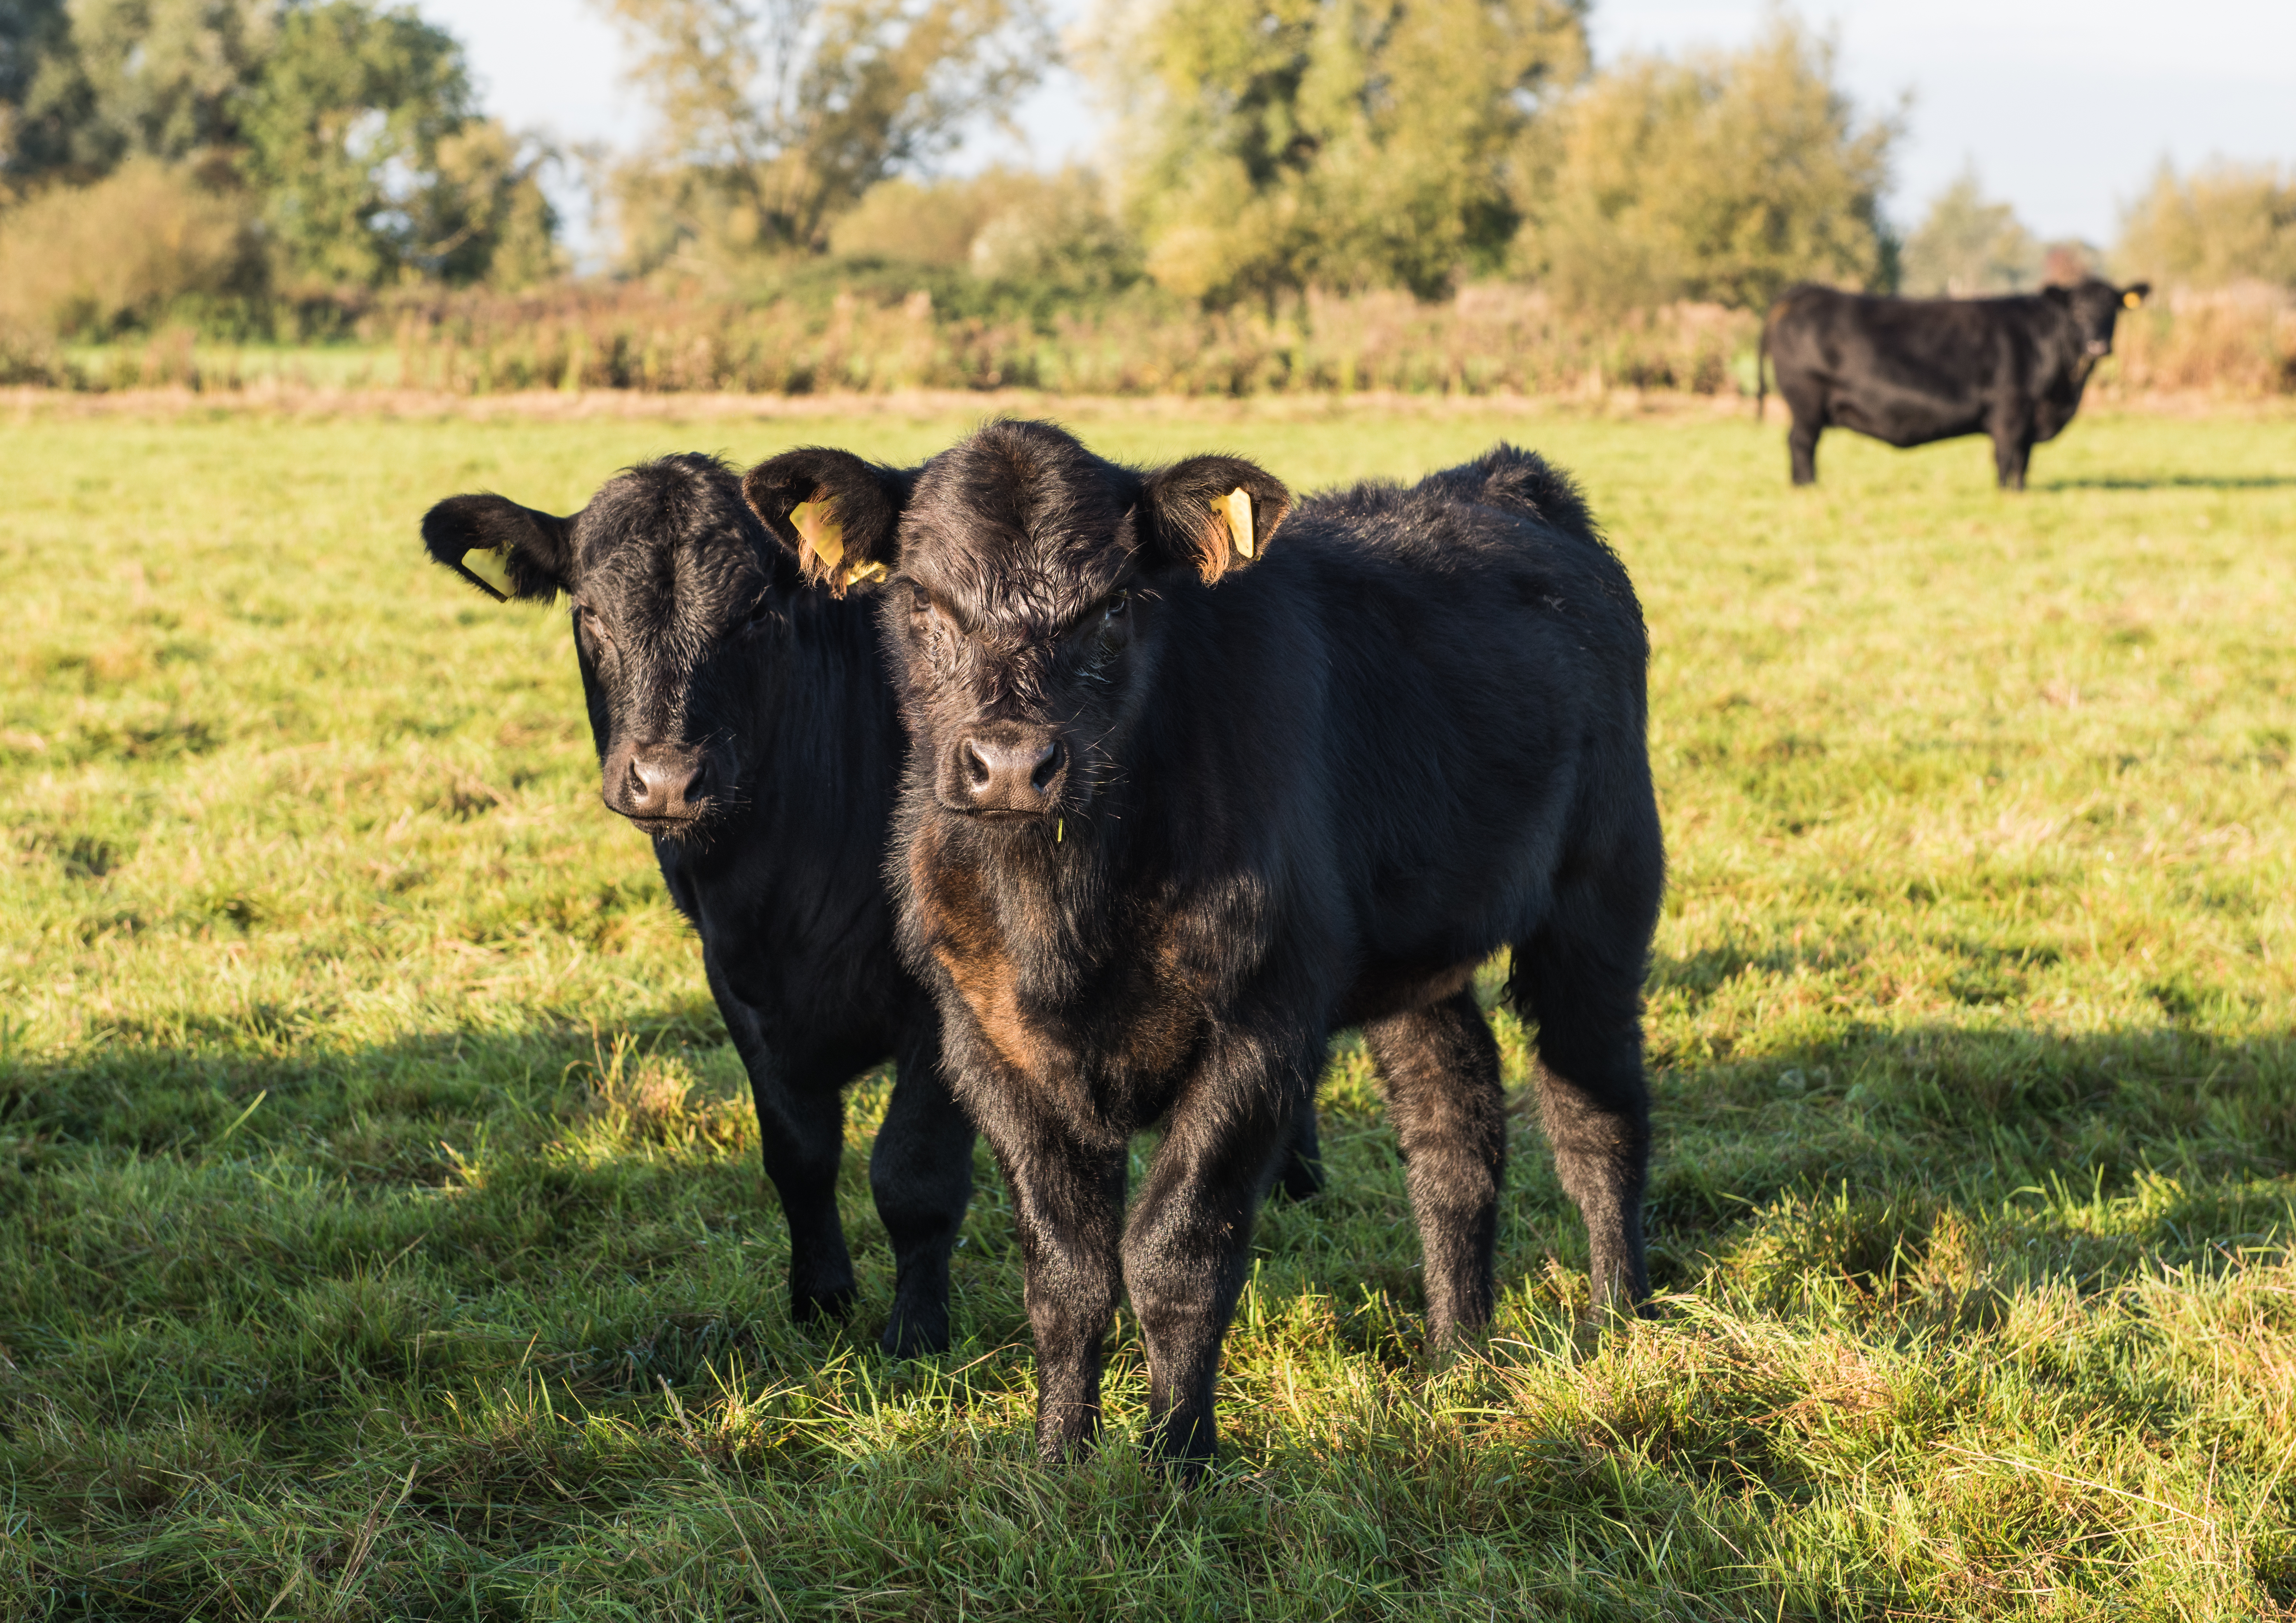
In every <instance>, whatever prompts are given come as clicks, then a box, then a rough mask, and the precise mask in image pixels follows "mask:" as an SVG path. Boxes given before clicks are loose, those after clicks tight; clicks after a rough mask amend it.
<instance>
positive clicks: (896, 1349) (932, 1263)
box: [869, 1036, 972, 1357]
mask: <svg viewBox="0 0 2296 1623" xmlns="http://www.w3.org/2000/svg"><path fill="white" fill-rule="evenodd" d="M869 1187H870V1191H871V1193H873V1194H874V1195H875V1196H876V1198H877V1215H878V1216H879V1217H881V1218H882V1219H883V1220H884V1224H885V1234H886V1236H887V1237H888V1238H889V1239H890V1240H891V1242H893V1267H894V1275H893V1311H892V1316H891V1317H890V1318H889V1319H887V1320H886V1322H885V1333H884V1335H883V1337H882V1338H881V1340H880V1343H879V1344H880V1345H881V1346H882V1347H883V1348H884V1349H885V1350H886V1351H887V1352H889V1353H891V1354H892V1355H893V1356H895V1357H914V1356H916V1355H917V1354H919V1353H928V1352H945V1351H947V1348H948V1340H949V1326H948V1258H949V1253H950V1252H951V1251H952V1250H955V1247H956V1234H957V1230H958V1229H959V1227H961V1226H962V1225H963V1224H964V1209H965V1206H966V1204H967V1203H968V1202H969V1201H971V1200H972V1119H971V1118H970V1117H968V1116H967V1115H965V1113H964V1111H963V1110H962V1109H960V1108H959V1107H958V1105H957V1102H956V1100H955V1097H954V1096H953V1095H952V1094H950V1093H949V1090H948V1083H947V1079H946V1078H944V1077H943V1076H942V1074H941V1069H940V1045H939V1044H938V1043H937V1042H935V1041H933V1040H932V1038H931V1037H930V1036H925V1037H919V1038H918V1039H917V1040H915V1041H914V1042H912V1043H911V1044H910V1045H908V1047H907V1048H906V1051H905V1052H904V1053H902V1055H901V1060H900V1070H899V1071H898V1073H897V1075H896V1077H895V1078H894V1082H893V1096H892V1099H891V1101H890V1103H888V1105H887V1106H886V1109H885V1122H884V1125H883V1126H882V1127H880V1128H878V1129H877V1143H876V1146H875V1148H874V1149H873V1150H872V1151H871V1152H870V1155H869Z"/></svg>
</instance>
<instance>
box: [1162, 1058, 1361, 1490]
mask: <svg viewBox="0 0 2296 1623" xmlns="http://www.w3.org/2000/svg"><path fill="white" fill-rule="evenodd" d="M1319 1046H1320V1045H1319ZM1315 1059H1316V1053H1312V1052H1308V1051H1305V1050H1303V1051H1302V1052H1300V1053H1297V1054H1292V1055H1287V1056H1284V1057H1283V1059H1281V1060H1279V1061H1276V1062H1274V1063H1271V1062H1269V1060H1268V1058H1267V1055H1266V1053H1265V1051H1261V1050H1258V1048H1257V1045H1253V1044H1251V1043H1250V1042H1249V1041H1245V1040H1241V1039H1239V1040H1235V1041H1232V1042H1229V1043H1226V1044H1224V1045H1221V1047H1220V1049H1219V1051H1218V1052H1217V1053H1215V1054H1214V1056H1213V1057H1212V1058H1211V1060H1210V1064H1209V1066H1208V1067H1207V1070H1205V1071H1201V1072H1199V1073H1198V1075H1197V1076H1196V1078H1194V1079H1193V1081H1192V1082H1191V1083H1190V1084H1189V1085H1188V1086H1185V1088H1183V1089H1182V1090H1181V1098H1182V1101H1183V1102H1182V1103H1181V1105H1180V1106H1179V1108H1178V1109H1177V1110H1176V1111H1174V1112H1173V1114H1172V1118H1171V1120H1170V1123H1169V1126H1168V1127H1166V1129H1165V1133H1164V1142H1163V1143H1161V1144H1160V1145H1159V1146H1158V1148H1157V1152H1156V1162H1155V1165H1154V1166H1153V1167H1152V1168H1150V1170H1149V1174H1148V1181H1147V1184H1146V1185H1145V1186H1144V1188H1143V1189H1142V1190H1141V1192H1140V1200H1139V1202H1138V1204H1137V1205H1136V1206H1135V1208H1134V1209H1133V1212H1132V1220H1131V1223H1130V1225H1128V1228H1127V1229H1126V1232H1125V1236H1124V1283H1125V1288H1126V1289H1127V1291H1129V1292H1130V1294H1131V1298H1132V1311H1133V1312H1134V1313H1135V1314H1136V1316H1138V1317H1139V1320H1140V1338H1141V1340H1142V1342H1143V1343H1144V1345H1145V1347H1146V1349H1147V1353H1148V1427H1149V1430H1148V1437H1149V1447H1150V1448H1151V1449H1152V1451H1153V1452H1155V1453H1156V1454H1157V1455H1160V1456H1162V1457H1165V1458H1168V1459H1171V1460H1174V1461H1176V1462H1177V1463H1179V1464H1180V1466H1181V1467H1182V1469H1183V1470H1184V1471H1185V1473H1186V1474H1187V1475H1188V1476H1189V1477H1190V1478H1193V1477H1194V1476H1196V1475H1198V1474H1200V1473H1201V1471H1202V1469H1203V1467H1204V1466H1205V1465H1207V1464H1209V1463H1210V1461H1211V1458H1212V1455H1213V1453H1214V1451H1215V1449H1216V1447H1217V1445H1218V1431H1217V1428H1216V1425H1215V1422H1214V1420H1213V1414H1212V1398H1213V1389H1214V1385H1215V1382H1216V1379H1217V1377H1218V1373H1219V1350H1220V1339H1221V1337H1222V1336H1223V1335H1224V1334H1225V1333H1226V1330H1227V1325H1228V1320H1229V1319H1230V1318H1231V1317H1232V1316H1234V1312H1235V1304H1236V1299H1237V1298H1238V1297H1239V1296H1240V1295H1242V1291H1243V1282H1244V1279H1245V1276H1246V1275H1247V1274H1248V1272H1249V1269H1250V1264H1251V1226H1252V1219H1253V1217H1255V1216H1256V1215H1257V1212H1258V1208H1259V1193H1260V1191H1261V1190H1262V1189H1264V1188H1266V1187H1267V1181H1268V1179H1269V1178H1270V1176H1272V1170H1273V1169H1272V1166H1271V1163H1272V1162H1274V1161H1275V1160H1276V1159H1277V1158H1279V1157H1281V1156H1283V1155H1284V1154H1285V1153H1287V1152H1288V1147H1289V1144H1290V1143H1291V1142H1292V1140H1291V1132H1292V1122H1293V1120H1294V1119H1296V1116H1295V1111H1296V1108H1297V1107H1296V1106H1295V1107H1294V1108H1293V1109H1292V1110H1286V1109H1285V1108H1283V1104H1282V1103H1281V1101H1282V1100H1283V1099H1284V1098H1286V1097H1289V1098H1290V1099H1292V1100H1295V1101H1301V1102H1304V1101H1305V1099H1306V1098H1307V1097H1308V1093H1309V1091H1310V1090H1311V1089H1312V1087H1313V1086H1314V1070H1313V1065H1314V1062H1315Z"/></svg>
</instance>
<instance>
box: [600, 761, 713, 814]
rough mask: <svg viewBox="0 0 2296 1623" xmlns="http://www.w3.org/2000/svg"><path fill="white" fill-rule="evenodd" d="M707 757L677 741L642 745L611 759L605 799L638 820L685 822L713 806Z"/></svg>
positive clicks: (620, 811)
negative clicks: (710, 797) (676, 742)
mask: <svg viewBox="0 0 2296 1623" xmlns="http://www.w3.org/2000/svg"><path fill="white" fill-rule="evenodd" d="M714 776H715V775H714V774H713V773H712V772H711V771H710V769H709V755H708V754H707V753H706V752H705V751H703V750H698V749H694V748H693V747H691V746H685V745H677V744H654V745H639V746H637V747H636V748H635V749H633V750H630V751H629V752H628V754H627V755H626V756H623V757H621V758H620V759H619V761H611V762H609V763H608V765H607V768H606V774H605V801H606V804H607V805H608V806H610V807H612V808H613V809H614V810H616V811H618V812H619V813H621V814H622V816H625V817H628V818H632V819H634V820H635V821H637V822H640V823H685V822H691V821H693V819H694V818H696V817H699V816H701V815H702V814H703V813H705V812H707V811H708V810H709V796H710V791H712V789H713V788H714V787H715V783H714V781H713V780H714Z"/></svg>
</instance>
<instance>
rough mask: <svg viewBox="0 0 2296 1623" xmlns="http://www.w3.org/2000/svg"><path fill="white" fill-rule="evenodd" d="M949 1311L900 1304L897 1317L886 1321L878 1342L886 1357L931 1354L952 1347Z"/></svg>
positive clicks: (894, 1314)
mask: <svg viewBox="0 0 2296 1623" xmlns="http://www.w3.org/2000/svg"><path fill="white" fill-rule="evenodd" d="M948 1342H949V1333H948V1314H947V1311H946V1310H942V1309H933V1308H923V1307H910V1308H906V1309H905V1308H903V1307H899V1306H898V1304H897V1305H896V1306H895V1307H894V1308H893V1316H892V1317H891V1318H889V1319H887V1320H886V1321H885V1332H884V1334H882V1335H881V1336H879V1337H878V1338H877V1345H878V1346H879V1347H881V1348H883V1349H884V1350H885V1353H886V1356H887V1357H894V1358H922V1357H926V1356H927V1355H929V1354H931V1353H945V1352H947V1350H948Z"/></svg>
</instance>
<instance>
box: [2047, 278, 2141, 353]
mask: <svg viewBox="0 0 2296 1623" xmlns="http://www.w3.org/2000/svg"><path fill="white" fill-rule="evenodd" d="M2151 291H2153V284H2152V283H2149V282H2132V283H2129V284H2128V286H2127V287H2115V286H2113V285H2112V283H2110V282H2100V281H2098V280H2097V279H2096V278H2095V276H2091V277H2090V278H2089V279H2088V280H2087V281H2086V282H2079V283H2074V284H2073V285H2072V286H2071V287H2053V288H2047V289H2045V290H2044V291H2043V297H2045V298H2047V299H2054V300H2055V301H2056V302H2057V303H2059V304H2061V305H2062V306H2063V307H2064V309H2065V313H2066V315H2067V316H2070V317H2071V320H2072V324H2073V341H2074V343H2075V344H2076V345H2077V346H2078V347H2079V354H2080V357H2081V358H2082V359H2084V360H2087V361H2095V360H2097V359H2099V358H2101V357H2104V356H2108V355H2111V354H2112V328H2113V324H2114V323H2115V322H2117V321H2119V320H2120V313H2121V311H2123V310H2133V309H2135V308H2136V307H2137V306H2138V305H2140V304H2143V303H2144V296H2145V295H2146V294H2147V293H2150V292H2151Z"/></svg>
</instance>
